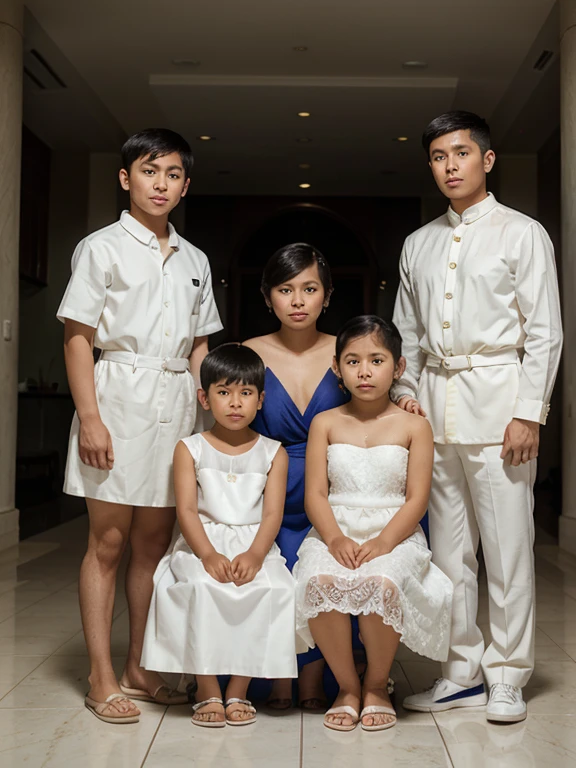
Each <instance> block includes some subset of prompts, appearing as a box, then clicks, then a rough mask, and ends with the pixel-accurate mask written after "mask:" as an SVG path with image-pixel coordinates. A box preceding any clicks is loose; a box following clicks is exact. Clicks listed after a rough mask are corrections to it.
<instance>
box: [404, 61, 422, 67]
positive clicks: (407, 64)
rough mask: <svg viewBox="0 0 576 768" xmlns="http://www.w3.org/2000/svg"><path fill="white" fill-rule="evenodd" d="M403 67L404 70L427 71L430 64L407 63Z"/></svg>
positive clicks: (420, 62) (419, 62)
mask: <svg viewBox="0 0 576 768" xmlns="http://www.w3.org/2000/svg"><path fill="white" fill-rule="evenodd" d="M402 67H403V68H404V69H426V68H427V67H428V64H427V63H426V62H425V61H405V62H403V64H402Z"/></svg>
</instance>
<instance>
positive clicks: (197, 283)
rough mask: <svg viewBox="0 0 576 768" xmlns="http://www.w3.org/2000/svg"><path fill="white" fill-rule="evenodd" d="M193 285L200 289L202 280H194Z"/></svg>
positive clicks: (194, 278)
mask: <svg viewBox="0 0 576 768" xmlns="http://www.w3.org/2000/svg"><path fill="white" fill-rule="evenodd" d="M192 285H194V286H196V288H199V287H200V280H198V278H197V277H193V278H192Z"/></svg>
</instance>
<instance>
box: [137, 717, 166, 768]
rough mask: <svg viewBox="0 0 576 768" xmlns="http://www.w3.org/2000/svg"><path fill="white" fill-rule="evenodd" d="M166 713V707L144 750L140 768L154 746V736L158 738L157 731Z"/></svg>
mask: <svg viewBox="0 0 576 768" xmlns="http://www.w3.org/2000/svg"><path fill="white" fill-rule="evenodd" d="M167 712H168V707H166V709H165V710H164V713H163V714H162V717H161V718H160V722H159V723H158V726H157V727H156V730H155V731H154V735H153V736H152V739H151V741H150V744H149V745H148V749H147V750H146V754H145V755H144V759H143V760H142V762H141V763H140V768H143V766H144V763H145V762H146V760H148V756H149V755H150V750H151V749H152V747H153V746H154V742H155V741H156V736H158V731H159V730H160V728H161V726H162V723H163V722H164V718H165V717H166V713H167Z"/></svg>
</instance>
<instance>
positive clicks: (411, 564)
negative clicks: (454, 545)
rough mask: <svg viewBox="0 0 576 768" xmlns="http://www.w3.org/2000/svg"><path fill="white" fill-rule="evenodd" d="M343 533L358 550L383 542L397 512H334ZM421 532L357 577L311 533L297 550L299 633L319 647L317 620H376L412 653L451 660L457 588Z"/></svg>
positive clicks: (367, 565)
mask: <svg viewBox="0 0 576 768" xmlns="http://www.w3.org/2000/svg"><path fill="white" fill-rule="evenodd" d="M332 510H333V512H334V516H335V517H336V521H337V522H338V524H339V526H340V529H341V530H342V533H343V534H344V535H345V536H349V537H350V538H351V539H354V541H357V542H358V543H359V544H362V543H364V542H365V541H367V540H368V539H371V538H373V537H374V536H377V535H378V534H379V533H380V531H382V530H383V528H384V527H385V526H386V524H387V523H388V522H389V521H390V520H391V519H392V517H393V516H394V514H395V513H396V512H397V511H398V510H397V509H385V508H380V509H360V508H348V507H343V506H333V507H332ZM431 557H432V554H431V552H430V550H429V549H428V546H427V544H426V538H425V536H424V534H423V532H422V529H421V528H420V526H418V529H417V530H416V532H415V533H414V534H413V535H412V536H410V538H408V539H406V540H405V541H403V542H402V543H401V544H399V545H398V546H397V547H396V548H395V549H394V550H393V551H392V552H390V553H389V554H388V555H382V556H381V557H377V558H375V559H374V560H371V561H370V562H368V563H364V564H363V565H361V566H360V567H359V568H357V569H356V570H350V569H348V568H345V567H344V566H343V565H340V563H338V562H337V560H335V559H334V558H333V557H332V555H331V554H330V553H329V551H328V547H327V546H326V544H324V542H323V541H322V539H321V538H320V537H319V535H318V533H317V532H316V531H315V530H314V529H312V530H311V531H310V533H309V534H308V536H307V537H306V538H305V539H304V541H303V542H302V545H301V546H300V549H299V550H298V562H297V563H296V566H295V568H294V572H293V575H294V577H295V579H296V629H297V632H298V635H299V636H300V637H301V638H302V639H303V640H304V641H305V642H306V643H307V644H308V646H309V647H310V648H313V647H314V645H315V643H314V639H313V637H312V634H311V632H310V628H309V626H308V621H309V620H310V619H312V618H314V617H315V616H318V614H319V613H322V612H328V611H339V612H340V613H346V614H350V615H353V616H358V615H360V614H364V615H368V614H370V613H377V614H378V615H379V616H381V617H382V621H383V622H384V623H385V624H389V625H390V626H391V627H393V628H394V630H395V631H396V632H398V634H399V635H400V636H401V641H402V642H403V643H404V644H405V645H406V646H407V647H408V648H410V649H411V650H413V651H415V652H416V653H420V654H422V655H423V656H427V657H428V658H431V659H435V660H437V661H444V660H445V659H446V658H447V656H448V645H449V638H450V619H451V611H452V592H453V589H452V582H451V581H450V579H449V578H448V577H447V576H446V575H445V574H444V573H442V571H440V569H439V568H437V567H436V566H435V565H434V564H433V563H432V562H431Z"/></svg>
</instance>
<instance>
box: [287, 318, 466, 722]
mask: <svg viewBox="0 0 576 768" xmlns="http://www.w3.org/2000/svg"><path fill="white" fill-rule="evenodd" d="M334 366H335V371H336V373H337V375H338V376H339V377H340V379H341V384H342V386H344V387H346V389H348V390H349V392H350V395H351V400H350V402H349V403H347V404H345V405H342V406H340V407H339V408H334V409H332V410H330V411H325V412H324V413H322V414H319V415H318V416H316V418H315V419H314V421H313V422H312V426H311V429H310V436H309V440H308V449H307V453H306V496H305V505H306V512H307V514H308V516H309V518H310V520H311V522H312V524H313V526H314V527H313V528H312V530H311V531H310V533H309V534H308V536H307V537H306V539H304V542H303V543H302V545H301V546H300V549H299V551H298V558H299V559H298V562H297V564H296V567H295V569H294V576H295V578H296V606H297V607H296V614H297V620H296V623H297V631H298V634H299V635H300V637H301V638H303V639H304V640H305V641H306V642H307V643H308V645H309V646H310V647H314V644H317V645H318V646H319V648H320V650H321V651H322V653H323V655H324V656H325V658H326V661H327V662H328V664H329V665H330V667H331V669H332V671H333V672H334V675H335V677H336V680H337V681H338V684H339V686H340V693H339V695H338V697H337V699H336V701H335V706H334V707H333V708H332V709H330V710H328V712H327V713H326V715H325V719H324V723H325V725H326V726H327V727H329V728H333V729H336V730H352V729H353V728H355V727H356V725H357V724H358V722H361V724H362V727H363V728H364V729H365V730H382V729H384V728H390V727H391V726H393V725H394V724H395V722H396V716H395V713H394V710H393V709H392V707H391V705H390V700H389V698H388V694H387V691H386V683H387V680H388V674H389V672H390V667H391V665H392V662H393V660H394V655H395V653H396V649H397V647H398V643H399V641H400V640H402V642H403V643H405V645H407V646H408V647H409V648H411V649H412V650H414V651H416V652H418V653H421V654H423V655H425V656H429V657H430V658H432V659H438V660H443V659H445V658H446V655H447V652H448V639H449V631H450V613H451V606H452V583H451V581H450V579H448V577H447V576H445V575H444V574H443V573H442V572H441V571H440V570H439V569H438V568H436V567H435V566H434V565H433V564H432V562H431V553H430V550H429V549H428V546H427V543H426V538H425V536H424V534H423V532H422V529H421V528H420V525H419V521H420V519H421V518H422V517H423V515H424V513H425V511H426V505H427V502H428V494H429V491H430V481H431V476H432V460H433V450H434V449H433V439H432V430H431V429H430V425H429V424H428V422H427V421H426V420H425V419H422V418H421V417H419V416H414V415H412V414H409V413H406V412H405V411H403V410H402V409H400V408H398V407H397V406H396V405H394V403H392V402H391V401H390V397H389V391H390V387H391V386H392V384H393V382H394V380H395V379H396V378H399V377H400V376H401V375H402V373H403V371H404V359H403V358H402V357H401V339H400V334H399V333H398V330H397V329H396V327H395V326H394V325H392V323H387V322H385V321H384V320H382V319H380V318H379V317H376V316H374V315H365V316H362V317H357V318H353V319H352V320H350V321H349V322H348V323H346V325H345V326H344V327H343V328H342V329H341V331H340V333H339V334H338V338H337V341H336V356H335V359H334ZM350 615H354V616H358V617H359V618H358V621H359V624H360V632H361V636H362V640H363V643H364V645H365V647H366V654H367V659H368V667H367V670H366V674H365V677H364V682H363V684H362V685H361V683H360V680H359V678H358V674H357V672H356V668H355V664H354V656H353V653H352V642H351V630H350ZM361 705H362V706H363V709H362V711H360V707H361ZM358 713H360V714H358Z"/></svg>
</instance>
